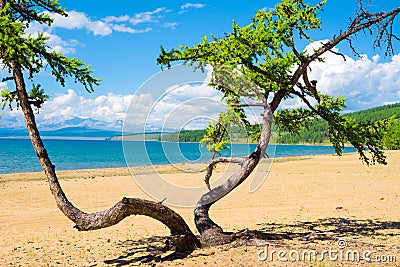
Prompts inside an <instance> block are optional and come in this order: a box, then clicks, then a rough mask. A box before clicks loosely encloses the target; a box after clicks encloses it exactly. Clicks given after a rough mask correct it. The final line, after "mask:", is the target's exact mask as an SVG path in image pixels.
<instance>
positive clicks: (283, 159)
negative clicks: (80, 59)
mask: <svg viewBox="0 0 400 267" xmlns="http://www.w3.org/2000/svg"><path fill="white" fill-rule="evenodd" d="M387 151H390V150H387ZM349 154H357V152H344V153H343V155H349ZM318 156H337V157H340V156H338V155H337V154H330V153H329V154H310V155H295V156H282V157H273V158H272V160H273V162H288V161H298V160H302V159H310V158H313V157H318ZM207 164H208V162H206V161H205V162H176V163H165V164H162V163H161V164H147V165H136V166H130V167H129V166H121V167H110V168H102V167H99V168H82V169H60V170H57V169H56V172H57V173H65V172H74V171H75V172H89V171H93V172H95V171H101V170H109V171H122V170H130V169H133V170H138V171H140V170H143V169H153V168H156V169H160V168H169V167H173V166H176V165H188V166H190V165H204V166H205V167H206V166H207ZM42 173H43V170H38V171H27V172H24V171H21V172H10V173H0V183H1V181H2V178H3V177H6V176H11V175H29V174H30V175H34V176H37V175H38V174H42Z"/></svg>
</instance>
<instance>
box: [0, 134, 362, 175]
mask: <svg viewBox="0 0 400 267" xmlns="http://www.w3.org/2000/svg"><path fill="white" fill-rule="evenodd" d="M44 144H45V146H46V148H47V151H48V154H49V156H50V158H51V160H52V161H53V164H54V165H55V166H56V169H57V170H74V169H94V168H114V167H126V166H127V164H128V165H129V166H145V165H150V164H155V165H159V164H170V163H179V162H207V161H208V160H209V159H210V156H211V154H210V153H209V152H208V151H207V149H206V148H205V147H203V146H201V145H200V144H199V143H173V142H157V141H146V142H143V141H126V142H122V141H105V140H59V139H47V140H44ZM255 146H256V145H254V144H250V145H248V144H233V145H231V147H230V149H227V150H225V151H223V153H222V154H223V156H229V155H234V156H244V155H247V154H249V153H250V152H251V151H252V150H253V149H254V148H255ZM0 148H1V149H0V173H14V172H33V171H41V170H42V169H41V167H40V164H39V162H38V159H37V158H36V154H35V152H34V150H33V148H32V145H31V143H30V141H29V140H28V139H17V138H1V139H0ZM353 151H355V149H353V148H345V150H344V152H353ZM333 153H334V149H333V148H332V147H331V146H310V145H270V146H269V147H268V150H267V154H268V156H269V157H275V158H279V157H288V156H304V155H319V154H333Z"/></svg>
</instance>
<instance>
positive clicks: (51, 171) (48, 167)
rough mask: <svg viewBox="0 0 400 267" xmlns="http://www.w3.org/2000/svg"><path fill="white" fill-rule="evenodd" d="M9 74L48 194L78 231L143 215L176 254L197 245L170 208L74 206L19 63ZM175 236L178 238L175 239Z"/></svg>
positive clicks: (141, 203) (129, 202)
mask: <svg viewBox="0 0 400 267" xmlns="http://www.w3.org/2000/svg"><path fill="white" fill-rule="evenodd" d="M12 71H13V76H14V80H15V85H16V90H17V93H18V98H19V103H20V105H21V108H22V111H23V113H24V117H25V120H26V127H27V129H28V133H29V137H30V139H31V142H32V145H33V147H34V149H35V151H36V155H37V157H38V159H39V162H40V164H41V165H42V168H43V170H44V172H45V174H46V177H47V180H48V182H49V186H50V191H51V193H52V194H53V196H54V198H55V200H56V204H57V207H58V208H59V209H60V210H61V211H62V212H63V213H64V215H65V216H67V217H68V218H69V219H70V220H71V221H73V222H74V223H75V224H76V225H75V228H77V229H78V230H80V231H89V230H96V229H101V228H105V227H109V226H112V225H115V224H116V223H118V222H120V221H121V220H123V219H124V218H126V217H128V216H130V215H145V216H149V217H151V218H154V219H156V220H159V221H160V222H162V223H164V224H165V225H166V226H167V227H168V228H169V229H170V230H171V234H172V235H173V236H174V238H177V240H176V241H177V243H176V249H177V250H180V251H187V250H194V249H195V247H198V246H200V243H199V241H198V239H197V238H196V237H195V236H194V234H193V233H192V232H191V230H190V228H189V227H188V226H187V224H186V223H185V221H184V220H183V219H182V217H181V216H180V215H179V214H177V213H176V212H175V211H173V210H172V209H170V208H168V207H166V206H164V205H162V204H161V203H155V202H153V201H148V200H141V199H129V198H123V199H122V200H121V201H120V202H118V203H117V204H115V205H114V206H113V207H111V208H110V209H108V210H105V211H100V212H96V213H91V214H87V213H85V212H83V211H81V210H80V209H78V208H77V207H75V206H74V205H73V204H72V203H71V202H70V201H69V200H68V198H67V197H66V195H65V193H64V191H63V190H62V188H61V185H60V183H59V181H58V178H57V174H56V172H55V166H54V165H53V164H52V163H51V161H50V158H49V156H48V154H47V151H46V149H45V147H44V145H43V142H42V139H41V137H40V135H39V131H38V129H37V126H36V121H35V115H34V113H33V111H32V108H31V106H30V103H29V98H28V94H27V92H26V87H25V82H24V78H23V73H22V67H21V65H20V64H19V63H17V62H13V63H12ZM177 236H178V237H177Z"/></svg>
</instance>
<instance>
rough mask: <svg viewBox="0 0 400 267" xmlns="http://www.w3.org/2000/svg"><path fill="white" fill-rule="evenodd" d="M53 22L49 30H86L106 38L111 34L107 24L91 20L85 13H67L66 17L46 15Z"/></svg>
mask: <svg viewBox="0 0 400 267" xmlns="http://www.w3.org/2000/svg"><path fill="white" fill-rule="evenodd" d="M48 15H49V16H51V17H52V18H53V19H54V21H53V24H52V25H51V28H53V29H54V28H63V29H69V30H72V29H86V30H88V31H89V32H91V33H93V34H94V35H101V36H106V35H109V34H111V33H112V28H111V27H110V25H109V24H107V23H105V22H103V21H101V20H92V19H90V18H89V17H88V16H87V14H86V13H83V12H78V11H74V10H73V11H68V17H64V16H61V15H60V14H52V13H48Z"/></svg>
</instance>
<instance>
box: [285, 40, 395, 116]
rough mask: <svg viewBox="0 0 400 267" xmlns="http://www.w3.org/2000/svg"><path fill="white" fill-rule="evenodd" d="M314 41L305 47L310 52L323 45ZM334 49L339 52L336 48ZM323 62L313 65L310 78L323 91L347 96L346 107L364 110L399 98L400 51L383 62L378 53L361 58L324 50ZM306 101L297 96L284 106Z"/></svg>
mask: <svg viewBox="0 0 400 267" xmlns="http://www.w3.org/2000/svg"><path fill="white" fill-rule="evenodd" d="M321 42H322V43H323V42H326V40H323V41H318V42H314V43H312V44H310V45H308V46H307V47H306V49H305V51H306V52H307V53H308V54H311V53H312V52H313V50H314V49H316V48H318V47H319V46H320V45H321ZM333 51H334V52H340V51H339V50H338V49H337V48H334V50H333ZM323 58H324V62H313V63H311V65H310V68H311V71H309V79H310V80H317V81H318V84H317V88H318V90H320V91H322V93H325V94H330V95H334V96H338V95H341V96H343V97H345V98H347V101H346V106H347V110H349V111H350V110H351V111H354V110H362V109H368V108H371V107H375V106H380V105H384V104H385V103H390V102H396V101H400V54H398V55H394V56H393V57H392V58H391V59H390V60H386V62H383V61H382V60H381V58H380V57H379V55H375V56H373V57H372V58H368V57H367V56H366V55H364V56H362V57H361V58H358V59H353V58H351V57H349V56H345V58H346V61H344V59H343V57H342V56H339V55H336V54H333V53H325V54H324V55H323ZM300 106H304V103H302V102H300V101H299V100H298V99H289V100H288V101H285V103H283V106H282V107H283V108H290V107H300Z"/></svg>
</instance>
